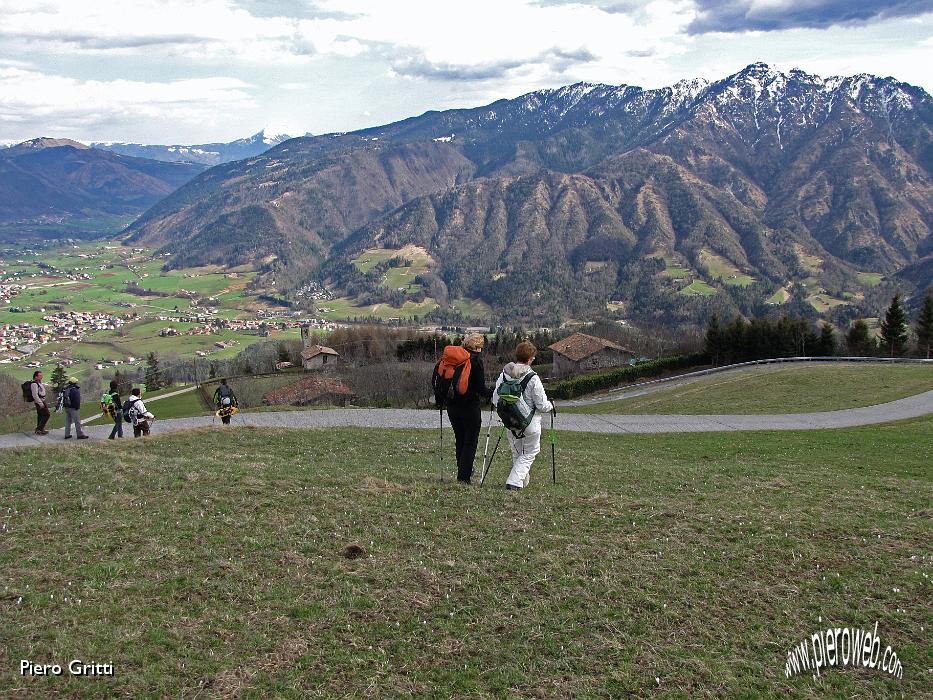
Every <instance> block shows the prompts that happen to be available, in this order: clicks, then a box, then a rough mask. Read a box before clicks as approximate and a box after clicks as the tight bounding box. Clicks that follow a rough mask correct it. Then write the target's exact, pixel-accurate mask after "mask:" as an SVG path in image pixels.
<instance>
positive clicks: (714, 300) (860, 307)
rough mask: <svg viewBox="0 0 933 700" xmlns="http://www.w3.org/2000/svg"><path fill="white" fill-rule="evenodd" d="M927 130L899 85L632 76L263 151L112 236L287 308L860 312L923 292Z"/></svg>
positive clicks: (219, 170)
mask: <svg viewBox="0 0 933 700" xmlns="http://www.w3.org/2000/svg"><path fill="white" fill-rule="evenodd" d="M931 122H933V108H931V101H930V96H929V95H928V94H927V93H926V92H925V91H924V90H923V89H921V88H918V87H915V86H911V85H908V84H906V83H902V82H899V81H897V80H895V79H894V78H882V77H878V76H872V75H856V76H849V77H831V78H825V79H824V78H821V77H819V76H816V75H811V74H808V73H806V72H803V71H800V70H792V71H789V72H781V71H778V70H775V69H773V68H771V67H769V66H767V65H766V64H762V63H756V64H752V65H750V66H748V67H746V68H744V69H743V70H741V71H739V72H737V73H735V74H734V75H730V76H727V77H725V78H723V79H721V80H717V81H713V82H709V81H706V80H702V79H697V80H690V81H681V82H679V83H677V84H675V85H673V86H670V87H665V88H659V89H653V90H644V89H642V88H639V87H635V86H630V85H603V84H591V83H577V84H574V85H569V86H566V87H563V88H559V89H553V90H540V91H536V92H532V93H528V94H526V95H522V96H520V97H518V98H515V99H508V100H499V101H496V102H493V103H492V104H489V105H486V106H483V107H478V108H472V109H454V110H446V111H431V112H427V113H425V114H422V115H420V116H417V117H411V118H409V119H405V120H402V121H400V122H395V123H392V124H388V125H384V126H379V127H373V128H369V129H364V130H361V131H355V132H349V133H335V134H325V135H321V136H307V137H302V138H296V139H291V140H288V141H286V142H283V143H279V144H277V145H274V146H272V147H271V148H269V149H268V150H266V151H265V152H263V153H261V154H260V155H255V156H251V157H248V158H245V159H243V160H239V161H235V162H229V163H222V164H220V165H217V166H215V167H212V168H210V169H209V170H206V171H205V172H203V173H201V174H199V175H197V176H196V177H194V178H193V179H191V180H190V181H189V182H187V183H186V184H184V185H183V186H181V187H180V188H178V189H177V190H176V191H174V192H172V193H171V194H169V195H168V196H166V197H165V198H164V199H162V200H161V201H159V202H157V203H156V204H154V205H153V206H152V207H151V208H150V209H149V210H148V211H146V212H145V213H144V214H143V215H142V216H140V217H139V218H138V219H137V220H136V221H134V222H133V223H132V224H130V225H129V226H128V227H127V228H126V229H125V231H123V233H122V234H121V236H120V238H121V239H122V240H124V241H125V242H127V243H138V244H146V245H151V246H154V247H157V248H158V249H159V251H160V252H161V253H167V254H168V255H169V256H170V257H169V259H168V260H169V262H168V265H169V266H175V267H182V266H189V265H196V264H205V263H220V264H231V265H235V264H241V263H258V264H259V266H260V269H261V273H262V274H261V275H260V277H259V279H258V280H257V283H256V284H257V286H258V287H260V288H265V290H267V291H268V292H269V293H272V290H274V293H275V294H276V295H277V296H282V297H285V298H286V299H290V300H293V301H294V300H295V299H296V298H297V295H296V290H299V289H300V288H301V287H302V286H304V285H306V284H307V283H309V282H315V283H318V284H323V285H325V286H327V287H329V288H330V290H331V292H332V293H335V294H338V295H344V296H348V297H352V298H355V299H356V300H357V301H360V302H363V301H365V302H367V303H370V302H380V301H381V302H387V303H391V304H393V305H396V306H397V305H398V304H400V303H401V302H402V301H404V300H405V298H406V297H408V298H412V299H414V300H417V299H420V298H422V297H423V296H424V295H425V294H429V295H430V296H432V297H434V298H435V299H437V300H440V301H446V300H453V299H456V298H459V297H467V298H472V299H478V300H481V301H484V302H486V303H488V304H489V305H491V306H492V307H493V309H494V310H495V311H497V312H499V313H501V314H502V315H504V316H509V317H520V318H523V319H526V318H532V319H534V320H537V321H539V322H540V321H542V320H547V321H551V320H556V319H561V318H567V317H582V316H585V315H592V314H593V313H605V312H607V311H608V312H609V313H611V314H615V315H625V316H642V317H651V318H674V319H677V318H681V319H686V318H691V317H696V314H697V313H698V311H702V312H703V313H710V312H711V311H712V310H718V311H721V312H722V313H729V312H734V311H736V310H739V311H742V312H746V313H760V312H764V311H767V310H768V308H770V307H771V306H775V305H780V304H784V305H785V307H784V308H790V307H793V308H794V310H795V311H799V312H804V311H807V312H810V313H816V312H826V313H843V314H844V313H852V314H855V313H865V312H866V311H871V307H872V305H877V301H878V299H880V298H881V297H882V296H883V295H884V294H887V293H888V292H889V291H890V290H891V289H892V288H899V289H902V290H904V291H906V292H907V293H908V294H909V293H911V292H912V291H915V290H918V289H924V288H925V287H927V286H929V285H930V284H931V283H933V280H931V276H930V272H931V269H933V264H931V260H933V238H931V236H930V229H931V225H933V188H931V180H930V173H931V169H933V139H931ZM374 249H380V256H381V257H380V259H382V260H386V256H387V254H388V253H387V251H388V252H389V253H391V251H393V250H395V251H402V250H406V251H415V252H416V253H417V256H418V258H419V261H420V262H419V265H420V267H417V266H414V265H409V263H411V262H412V261H410V260H405V259H404V255H402V254H399V256H398V258H399V259H397V260H395V261H392V265H395V266H402V267H409V268H411V269H415V268H416V267H417V269H418V271H419V279H418V280H417V282H418V284H415V285H409V286H408V288H407V289H402V288H396V289H392V288H389V287H388V285H387V284H386V283H385V282H386V279H388V278H383V277H380V276H379V275H383V274H384V273H385V270H383V269H382V267H385V265H383V266H382V267H380V266H379V265H377V266H376V268H377V269H375V270H373V269H370V268H371V266H368V265H364V264H362V263H361V261H362V260H363V259H364V257H366V255H367V251H373V250H374ZM369 257H370V258H371V257H372V256H369ZM787 305H790V306H787ZM875 313H876V311H875ZM870 315H873V314H870Z"/></svg>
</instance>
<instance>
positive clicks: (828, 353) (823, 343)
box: [816, 323, 838, 357]
mask: <svg viewBox="0 0 933 700" xmlns="http://www.w3.org/2000/svg"><path fill="white" fill-rule="evenodd" d="M816 347H817V352H818V353H819V355H820V357H832V356H833V355H835V354H836V353H837V351H838V343H837V342H836V332H835V331H834V330H833V327H832V326H831V325H829V324H828V323H824V324H823V325H822V327H821V328H820V339H819V340H818V341H817V344H816Z"/></svg>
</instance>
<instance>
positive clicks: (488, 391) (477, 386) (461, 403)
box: [447, 351, 492, 410]
mask: <svg viewBox="0 0 933 700" xmlns="http://www.w3.org/2000/svg"><path fill="white" fill-rule="evenodd" d="M491 398H492V388H491V387H487V386H486V368H485V367H483V358H482V356H481V355H480V353H478V352H472V351H471V352H470V381H469V383H468V384H467V393H466V394H465V395H463V396H454V398H452V399H451V400H450V402H449V403H448V404H447V406H448V408H453V409H454V410H456V409H464V408H474V407H476V408H479V406H480V404H481V403H482V401H483V399H485V400H487V401H488V400H489V399H491Z"/></svg>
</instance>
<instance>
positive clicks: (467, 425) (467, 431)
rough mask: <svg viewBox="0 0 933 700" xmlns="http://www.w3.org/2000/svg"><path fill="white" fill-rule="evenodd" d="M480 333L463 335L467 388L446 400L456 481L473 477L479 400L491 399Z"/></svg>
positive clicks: (477, 440)
mask: <svg viewBox="0 0 933 700" xmlns="http://www.w3.org/2000/svg"><path fill="white" fill-rule="evenodd" d="M485 342H486V339H485V338H484V337H483V336H481V335H471V336H467V337H466V338H465V339H464V341H463V347H464V349H465V350H467V351H469V353H470V377H469V384H468V385H467V391H466V393H465V394H463V395H462V396H460V395H456V396H454V397H453V398H452V399H451V400H450V401H449V402H448V403H447V418H448V419H450V425H451V426H452V427H453V429H454V439H455V442H456V445H457V481H459V482H460V483H463V484H469V483H470V479H471V478H472V477H473V462H474V461H475V460H476V445H477V443H478V442H479V433H480V430H481V428H482V427H483V415H482V407H481V405H482V403H483V402H484V401H488V400H489V399H491V398H492V389H491V388H490V387H487V386H486V373H485V368H484V367H483V358H482V357H481V355H482V352H483V345H484V344H485Z"/></svg>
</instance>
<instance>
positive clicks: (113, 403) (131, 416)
mask: <svg viewBox="0 0 933 700" xmlns="http://www.w3.org/2000/svg"><path fill="white" fill-rule="evenodd" d="M42 379H43V376H42V371H41V370H36V371H35V372H33V375H32V380H31V381H28V382H24V383H23V400H25V401H27V402H30V403H32V404H34V405H35V408H36V430H35V434H36V435H48V434H49V431H48V430H46V425H47V424H48V422H49V419H50V418H51V417H52V408H51V405H50V403H49V390H48V388H47V387H46V386H45V384H43V383H42ZM214 404H215V405H216V406H217V416H218V417H220V420H221V421H222V422H223V424H224V425H229V424H230V416H232V415H233V414H234V413H236V412H237V399H236V396H235V395H234V393H233V390H232V389H231V388H230V387H229V385H228V384H227V380H226V379H222V380H221V382H220V386H218V387H217V391H215V392H214ZM100 410H101V413H102V414H103V415H105V416H107V417H108V418H109V419H110V420H111V421H113V429H112V430H111V431H110V435H109V436H108V440H114V439H116V438H122V437H123V423H124V422H126V423H130V424H132V426H133V437H142V436H144V435H149V431H150V429H151V427H152V421H153V420H155V416H154V415H153V414H152V412H151V411H149V409H147V408H146V404H145V403H144V402H143V399H142V390H141V389H140V388H139V387H134V388H133V389H132V390H131V391H130V395H129V397H128V398H127V399H126V401H121V400H120V389H119V387H118V385H117V382H116V380H114V381H111V382H110V386H109V388H108V389H107V391H105V392H104V393H103V394H101V397H100ZM55 411H56V412H64V414H65V437H64V439H65V440H70V439H71V437H72V435H71V433H72V427H74V433H75V437H76V438H77V439H78V440H87V439H88V437H89V436H88V434H87V433H85V432H84V428H83V426H82V425H81V385H80V384H78V379H77V377H69V378H68V380H67V382H66V383H65V386H64V388H63V389H62V390H61V391H60V392H58V398H57V400H56V404H55Z"/></svg>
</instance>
